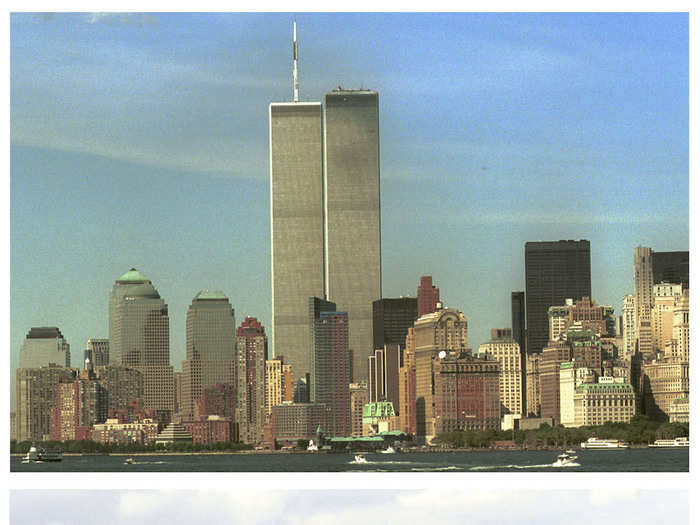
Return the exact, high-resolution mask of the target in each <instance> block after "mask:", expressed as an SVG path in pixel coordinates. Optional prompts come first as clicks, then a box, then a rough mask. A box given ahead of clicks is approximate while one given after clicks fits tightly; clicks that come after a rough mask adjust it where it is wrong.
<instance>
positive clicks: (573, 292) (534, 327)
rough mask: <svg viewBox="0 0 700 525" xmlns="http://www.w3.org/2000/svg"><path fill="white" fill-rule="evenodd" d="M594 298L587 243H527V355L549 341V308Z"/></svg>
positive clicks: (588, 245) (537, 350)
mask: <svg viewBox="0 0 700 525" xmlns="http://www.w3.org/2000/svg"><path fill="white" fill-rule="evenodd" d="M582 297H591V247H590V242H589V241H587V240H580V241H555V242H527V243H525V303H526V316H527V353H528V354H532V353H536V352H541V351H542V349H543V348H544V347H545V346H546V345H547V342H548V341H549V333H548V332H549V326H548V317H547V311H548V309H549V307H550V306H556V305H562V304H565V300H566V299H567V298H572V299H574V300H578V299H581V298H582Z"/></svg>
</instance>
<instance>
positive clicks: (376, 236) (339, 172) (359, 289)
mask: <svg viewBox="0 0 700 525" xmlns="http://www.w3.org/2000/svg"><path fill="white" fill-rule="evenodd" d="M323 138H324V140H323V146H324V150H323V151H324V155H323V159H324V168H325V169H324V197H325V198H324V205H325V228H326V230H325V233H326V246H325V248H326V251H325V260H326V297H328V298H330V299H332V300H333V301H335V302H336V303H337V304H342V305H343V308H344V309H345V311H346V312H347V313H348V321H349V323H350V325H349V345H350V350H351V352H352V356H353V378H354V380H361V379H366V368H365V363H366V359H367V356H368V355H369V354H370V353H371V352H372V350H373V349H374V345H373V341H372V302H373V301H375V300H377V299H379V298H380V297H381V295H382V273H381V264H382V261H381V231H380V209H379V95H378V94H377V92H376V91H369V90H344V89H340V88H338V89H337V90H334V91H332V92H331V93H327V94H326V96H325V106H324V129H323Z"/></svg>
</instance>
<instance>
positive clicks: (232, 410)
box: [194, 383, 236, 421]
mask: <svg viewBox="0 0 700 525" xmlns="http://www.w3.org/2000/svg"><path fill="white" fill-rule="evenodd" d="M235 415H236V393H235V389H234V388H233V385H231V384H229V383H221V384H218V385H214V386H210V387H208V388H205V389H204V391H203V392H202V395H201V396H200V397H199V398H198V399H197V400H196V401H195V409H194V419H195V420H196V421H199V420H200V419H206V418H207V417H208V416H220V417H223V418H230V419H231V420H233V421H235Z"/></svg>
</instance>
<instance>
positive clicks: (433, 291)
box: [417, 275, 440, 317]
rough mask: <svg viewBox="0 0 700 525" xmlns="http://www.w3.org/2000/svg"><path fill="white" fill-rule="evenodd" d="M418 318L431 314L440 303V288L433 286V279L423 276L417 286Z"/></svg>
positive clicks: (429, 276)
mask: <svg viewBox="0 0 700 525" xmlns="http://www.w3.org/2000/svg"><path fill="white" fill-rule="evenodd" d="M417 295H418V317H421V316H423V315H425V314H430V313H433V312H434V311H435V310H437V304H438V303H439V302H440V288H436V287H435V286H433V277H432V276H431V275H423V276H422V277H421V278H420V285H419V286H418V291H417Z"/></svg>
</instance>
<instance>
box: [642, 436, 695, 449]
mask: <svg viewBox="0 0 700 525" xmlns="http://www.w3.org/2000/svg"><path fill="white" fill-rule="evenodd" d="M649 447H650V448H678V447H682V448H688V447H690V440H689V439H688V438H687V437H677V438H675V439H657V440H656V441H654V443H652V444H651V445H649Z"/></svg>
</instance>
